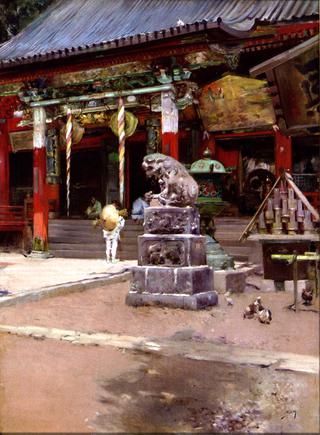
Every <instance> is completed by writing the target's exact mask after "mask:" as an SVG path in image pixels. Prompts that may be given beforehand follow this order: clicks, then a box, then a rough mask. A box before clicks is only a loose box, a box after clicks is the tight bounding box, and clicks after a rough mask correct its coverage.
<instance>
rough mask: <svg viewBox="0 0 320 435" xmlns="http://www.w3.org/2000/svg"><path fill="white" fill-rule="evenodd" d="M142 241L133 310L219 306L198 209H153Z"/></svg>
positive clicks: (134, 270) (132, 293) (132, 292)
mask: <svg viewBox="0 0 320 435" xmlns="http://www.w3.org/2000/svg"><path fill="white" fill-rule="evenodd" d="M144 229H145V234H144V235H143V236H139V239H138V266H136V267H134V268H132V284H131V288H130V291H129V293H128V295H127V298H126V303H127V304H128V305H133V306H140V305H161V306H169V307H175V308H186V309H194V310H196V309H200V308H204V307H206V306H210V305H216V304H217V303H218V295H217V293H216V292H215V291H213V290H212V289H213V270H212V268H211V267H209V266H207V265H206V238H205V237H204V236H200V234H199V213H198V211H197V210H196V209H195V208H193V207H171V206H163V207H149V208H148V209H146V211H145V221H144Z"/></svg>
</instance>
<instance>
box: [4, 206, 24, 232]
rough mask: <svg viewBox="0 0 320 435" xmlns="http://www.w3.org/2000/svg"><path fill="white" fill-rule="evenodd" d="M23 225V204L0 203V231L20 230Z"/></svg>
mask: <svg viewBox="0 0 320 435" xmlns="http://www.w3.org/2000/svg"><path fill="white" fill-rule="evenodd" d="M25 226H26V219H25V216H24V207H23V206H20V205H0V231H22V230H23V229H24V227H25Z"/></svg>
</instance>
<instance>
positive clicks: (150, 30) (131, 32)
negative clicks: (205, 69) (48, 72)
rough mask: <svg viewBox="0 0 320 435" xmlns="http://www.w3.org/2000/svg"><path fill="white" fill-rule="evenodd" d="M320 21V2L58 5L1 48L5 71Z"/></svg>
mask: <svg viewBox="0 0 320 435" xmlns="http://www.w3.org/2000/svg"><path fill="white" fill-rule="evenodd" d="M318 16H319V5H318V0H286V1H283V0H268V1H260V0H134V1H133V0H117V1H114V0H57V1H56V2H55V3H54V4H53V5H52V6H51V7H49V8H48V9H47V10H46V11H45V12H44V13H43V14H41V15H40V16H39V17H38V18H37V19H36V20H35V21H33V22H32V23H31V24H30V25H29V26H27V27H26V28H25V29H24V30H23V31H21V32H20V33H19V34H18V35H16V36H14V37H13V38H12V39H10V40H9V41H7V42H5V43H4V44H2V46H1V47H0V67H2V68H4V67H6V66H11V65H12V66H13V65H15V64H24V63H33V62H37V61H45V60H49V59H57V58H65V57H68V56H70V55H74V54H83V53H90V52H95V51H99V50H101V51H105V50H108V49H114V48H120V47H124V46H130V45H131V46H132V45H135V44H141V43H144V42H150V41H154V40H161V39H166V38H170V37H174V36H177V35H184V34H188V33H194V32H198V31H202V30H207V29H218V30H219V31H220V32H221V33H222V36H223V34H224V35H229V36H230V35H231V36H233V37H241V36H242V37H245V33H246V32H247V31H249V30H250V29H252V28H253V26H254V25H255V23H257V22H266V23H275V22H284V21H294V20H297V19H299V20H301V19H316V18H317V17H318Z"/></svg>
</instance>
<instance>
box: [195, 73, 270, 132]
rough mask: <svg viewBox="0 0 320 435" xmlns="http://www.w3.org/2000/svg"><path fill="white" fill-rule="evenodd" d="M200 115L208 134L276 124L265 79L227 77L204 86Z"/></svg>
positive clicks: (200, 100) (200, 99)
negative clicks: (209, 132)
mask: <svg viewBox="0 0 320 435" xmlns="http://www.w3.org/2000/svg"><path fill="white" fill-rule="evenodd" d="M199 102H200V114H201V118H202V121H203V124H204V127H205V129H206V130H207V131H228V130H237V129H248V128H257V127H265V126H268V125H273V124H274V123H275V114H274V109H273V106H272V100H271V98H270V95H269V93H268V90H267V83H266V81H264V80H257V79H252V78H247V77H240V76H235V75H227V76H225V77H223V78H222V79H220V80H217V81H214V82H212V83H210V84H209V85H207V86H204V87H203V88H202V91H201V95H200V98H199Z"/></svg>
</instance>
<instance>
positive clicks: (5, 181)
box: [0, 123, 9, 205]
mask: <svg viewBox="0 0 320 435" xmlns="http://www.w3.org/2000/svg"><path fill="white" fill-rule="evenodd" d="M8 204H9V147H8V133H7V125H6V124H5V123H3V124H0V205H8Z"/></svg>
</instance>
